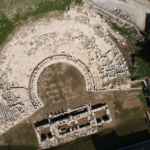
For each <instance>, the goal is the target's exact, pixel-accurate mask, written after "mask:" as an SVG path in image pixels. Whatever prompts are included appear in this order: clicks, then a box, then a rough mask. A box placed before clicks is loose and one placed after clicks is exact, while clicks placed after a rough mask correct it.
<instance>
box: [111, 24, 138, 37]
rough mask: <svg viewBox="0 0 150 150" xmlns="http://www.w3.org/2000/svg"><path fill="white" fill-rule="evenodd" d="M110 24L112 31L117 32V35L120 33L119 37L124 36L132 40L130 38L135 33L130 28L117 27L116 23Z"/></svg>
mask: <svg viewBox="0 0 150 150" xmlns="http://www.w3.org/2000/svg"><path fill="white" fill-rule="evenodd" d="M110 23H111V25H112V28H113V29H114V30H117V31H119V33H120V34H121V35H124V36H126V37H128V38H130V39H132V38H133V35H134V34H136V31H135V30H133V29H132V28H124V27H119V26H118V25H117V24H116V23H112V22H110Z"/></svg>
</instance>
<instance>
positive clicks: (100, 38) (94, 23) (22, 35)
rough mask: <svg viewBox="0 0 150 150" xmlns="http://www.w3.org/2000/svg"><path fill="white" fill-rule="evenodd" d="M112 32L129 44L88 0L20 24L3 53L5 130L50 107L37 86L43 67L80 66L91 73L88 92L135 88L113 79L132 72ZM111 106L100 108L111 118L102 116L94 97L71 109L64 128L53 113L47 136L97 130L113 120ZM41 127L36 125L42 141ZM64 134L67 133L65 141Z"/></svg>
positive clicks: (1, 123)
mask: <svg viewBox="0 0 150 150" xmlns="http://www.w3.org/2000/svg"><path fill="white" fill-rule="evenodd" d="M109 34H111V35H112V36H113V37H114V38H115V39H116V40H117V41H118V42H120V44H123V45H124V44H125V42H124V38H123V37H122V36H121V35H119V33H118V32H115V31H114V30H113V29H112V28H111V27H110V26H109V25H108V24H107V23H106V22H105V20H104V19H103V18H101V17H100V15H98V14H97V13H96V12H95V9H94V7H91V6H89V4H88V3H86V2H85V3H84V5H83V6H81V7H76V6H75V7H73V8H70V9H69V11H66V12H65V13H64V14H63V16H62V17H50V16H49V17H47V18H42V19H39V20H36V21H29V22H28V23H27V24H25V25H24V26H22V27H20V29H19V30H18V31H17V32H16V33H15V34H14V36H13V37H12V39H11V41H9V42H8V43H7V44H6V45H5V47H4V48H3V51H2V52H1V57H0V66H1V69H0V87H1V88H0V134H2V133H4V132H5V131H7V130H8V129H10V128H11V127H13V126H14V125H16V124H18V123H19V122H20V121H22V120H23V119H25V118H26V117H28V116H29V115H31V114H33V113H34V112H35V111H37V110H39V109H40V108H42V107H44V102H43V100H42V99H41V98H40V96H39V94H38V92H37V81H38V78H39V76H40V74H41V72H42V71H43V70H44V69H45V68H46V67H48V66H50V65H52V64H55V63H58V62H64V63H69V64H71V65H73V66H75V67H77V68H78V70H80V72H81V73H82V74H83V76H84V78H85V83H86V91H87V92H94V91H110V90H120V89H129V88H130V85H129V84H126V85H122V86H121V85H118V84H117V83H114V84H113V83H112V82H109V81H112V80H114V79H116V78H118V77H122V76H123V75H128V74H129V73H128V67H127V65H126V62H125V59H124V58H123V56H122V54H121V52H120V50H119V48H118V47H117V46H116V44H115V43H114V42H113V41H112V40H111V39H110V37H109ZM104 103H105V102H104ZM108 107H109V106H107V105H103V106H100V108H98V109H104V110H105V111H106V118H108V120H107V121H105V119H103V120H97V118H96V117H95V116H94V113H95V110H94V109H93V107H92V106H91V104H90V103H89V104H85V105H83V106H81V107H79V108H76V109H67V110H66V112H64V114H63V115H62V116H67V118H66V119H65V118H64V120H63V122H65V123H66V124H67V125H66V126H67V127H64V128H61V127H60V128H59V127H58V126H61V121H59V119H58V116H55V115H54V116H49V121H48V122H47V127H49V128H50V131H51V132H50V131H49V132H50V133H49V139H48V137H45V136H44V135H42V136H43V138H42V139H44V142H45V140H47V139H48V140H49V141H50V143H49V146H55V145H58V143H64V142H67V141H71V140H74V139H76V138H79V137H83V136H86V135H89V134H92V133H95V132H97V129H96V128H95V127H96V126H97V125H100V124H102V123H105V122H110V121H111V115H110V113H111V112H109V109H108ZM84 110H85V112H84ZM56 111H57V110H56ZM75 111H77V112H75ZM82 111H83V112H82ZM76 113H77V114H78V115H76ZM78 116H82V118H83V117H85V118H86V119H85V120H86V121H87V124H85V126H86V127H84V126H83V128H82V123H81V125H80V124H79V123H80V121H79V119H78ZM57 120H58V121H57ZM81 122H82V121H81ZM73 126H74V127H73ZM39 130H40V129H39V128H38V127H36V133H37V136H38V139H39V141H40V142H39V143H40V144H41V146H42V143H43V142H42V139H41V137H40V136H41V135H39V134H38V131H39ZM54 131H55V133H54ZM66 132H68V133H66ZM68 135H69V137H68ZM74 135H75V136H74ZM55 136H58V137H59V139H60V141H57V140H58V139H56V138H55ZM63 137H67V138H65V141H63V142H61V140H62V138H63ZM63 140H64V139H63ZM45 143H46V142H45ZM44 146H45V145H43V147H44Z"/></svg>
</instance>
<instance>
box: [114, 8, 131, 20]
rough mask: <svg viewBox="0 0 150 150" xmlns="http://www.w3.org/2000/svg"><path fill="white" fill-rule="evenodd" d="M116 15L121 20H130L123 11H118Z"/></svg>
mask: <svg viewBox="0 0 150 150" xmlns="http://www.w3.org/2000/svg"><path fill="white" fill-rule="evenodd" d="M115 14H116V15H118V16H119V17H120V18H122V19H125V20H130V18H129V15H128V14H127V12H126V11H122V10H120V9H116V11H115Z"/></svg>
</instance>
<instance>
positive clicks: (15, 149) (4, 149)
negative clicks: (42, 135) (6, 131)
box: [0, 145, 38, 150]
mask: <svg viewBox="0 0 150 150" xmlns="http://www.w3.org/2000/svg"><path fill="white" fill-rule="evenodd" d="M37 149H38V148H37V147H36V146H34V145H29V146H27V145H18V146H15V145H7V146H0V150H37Z"/></svg>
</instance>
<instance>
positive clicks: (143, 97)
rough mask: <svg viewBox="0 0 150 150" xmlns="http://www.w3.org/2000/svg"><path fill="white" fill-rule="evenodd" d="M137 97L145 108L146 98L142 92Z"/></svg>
mask: <svg viewBox="0 0 150 150" xmlns="http://www.w3.org/2000/svg"><path fill="white" fill-rule="evenodd" d="M138 97H139V99H140V100H141V102H142V103H143V105H144V108H147V103H146V98H145V96H144V95H143V93H142V92H140V93H139V95H138Z"/></svg>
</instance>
